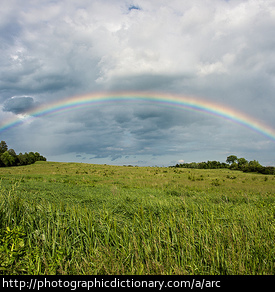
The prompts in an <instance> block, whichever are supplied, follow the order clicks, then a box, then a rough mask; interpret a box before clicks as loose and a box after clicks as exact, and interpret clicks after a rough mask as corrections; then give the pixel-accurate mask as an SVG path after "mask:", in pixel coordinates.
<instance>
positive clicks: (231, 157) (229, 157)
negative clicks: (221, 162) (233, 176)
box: [226, 155, 238, 164]
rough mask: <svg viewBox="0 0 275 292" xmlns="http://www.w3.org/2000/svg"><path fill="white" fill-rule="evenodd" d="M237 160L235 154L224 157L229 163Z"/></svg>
mask: <svg viewBox="0 0 275 292" xmlns="http://www.w3.org/2000/svg"><path fill="white" fill-rule="evenodd" d="M237 160H238V157H237V156H236V155H230V156H228V157H227V158H226V162H227V163H229V164H232V163H234V162H236V161H237Z"/></svg>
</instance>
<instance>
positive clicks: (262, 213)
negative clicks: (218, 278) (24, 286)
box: [0, 162, 275, 274]
mask: <svg viewBox="0 0 275 292" xmlns="http://www.w3.org/2000/svg"><path fill="white" fill-rule="evenodd" d="M0 177H1V192H0V241H1V244H0V274H11V273H14V274H274V272H275V247H274V238H275V225H274V223H275V177H274V176H264V175H261V174H253V173H242V172H239V171H230V170H227V169H220V170H197V169H175V168H158V167H130V166H124V167H123V166H121V167H119V166H107V165H91V164H80V163H55V162H36V163H35V164H33V165H28V166H20V167H12V168H0Z"/></svg>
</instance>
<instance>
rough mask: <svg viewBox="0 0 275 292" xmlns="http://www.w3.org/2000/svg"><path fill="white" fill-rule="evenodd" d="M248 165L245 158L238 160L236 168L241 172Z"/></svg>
mask: <svg viewBox="0 0 275 292" xmlns="http://www.w3.org/2000/svg"><path fill="white" fill-rule="evenodd" d="M247 164H248V161H247V160H246V159H245V158H238V168H239V169H241V170H243V169H244V168H245V167H246V166H247Z"/></svg>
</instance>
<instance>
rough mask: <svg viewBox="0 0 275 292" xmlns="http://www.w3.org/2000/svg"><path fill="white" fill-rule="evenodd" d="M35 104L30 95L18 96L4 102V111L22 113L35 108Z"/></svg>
mask: <svg viewBox="0 0 275 292" xmlns="http://www.w3.org/2000/svg"><path fill="white" fill-rule="evenodd" d="M35 104H36V103H35V102H34V99H33V98H32V97H30V96H16V97H12V98H10V99H7V100H6V101H5V102H4V105H3V111H5V112H12V113H15V114H22V113H25V112H27V111H29V110H31V109H32V108H34V106H35Z"/></svg>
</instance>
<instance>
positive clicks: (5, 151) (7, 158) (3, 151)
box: [0, 141, 47, 167]
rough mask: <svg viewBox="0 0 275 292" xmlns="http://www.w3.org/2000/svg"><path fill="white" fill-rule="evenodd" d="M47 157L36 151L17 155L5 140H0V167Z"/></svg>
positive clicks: (28, 162)
mask: <svg viewBox="0 0 275 292" xmlns="http://www.w3.org/2000/svg"><path fill="white" fill-rule="evenodd" d="M46 160H47V159H46V158H45V157H44V156H42V155H41V154H39V153H38V152H35V153H34V152H29V153H27V152H25V153H24V154H22V153H19V154H18V155H17V154H16V152H15V151H14V150H13V149H9V148H8V145H7V143H6V142H5V141H1V142H0V167H5V166H19V165H28V164H32V163H35V162H36V161H46Z"/></svg>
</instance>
